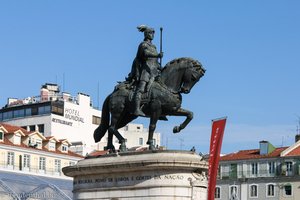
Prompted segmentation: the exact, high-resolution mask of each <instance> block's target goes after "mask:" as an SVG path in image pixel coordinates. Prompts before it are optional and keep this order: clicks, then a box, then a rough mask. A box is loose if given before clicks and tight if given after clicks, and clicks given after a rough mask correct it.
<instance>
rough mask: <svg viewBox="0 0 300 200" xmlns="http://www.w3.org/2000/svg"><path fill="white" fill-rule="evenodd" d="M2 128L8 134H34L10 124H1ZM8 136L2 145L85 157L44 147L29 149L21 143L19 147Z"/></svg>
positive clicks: (0, 143)
mask: <svg viewBox="0 0 300 200" xmlns="http://www.w3.org/2000/svg"><path fill="white" fill-rule="evenodd" d="M0 126H3V127H4V128H5V129H6V130H7V131H8V133H13V132H16V131H18V130H21V131H22V132H23V133H26V134H28V133H32V132H28V131H26V130H25V129H23V128H21V127H19V126H13V125H10V124H5V123H0ZM5 135H6V134H4V141H3V142H0V145H9V146H15V147H20V148H26V149H32V150H33V149H34V150H36V151H44V152H50V153H56V154H60V155H69V156H73V157H79V158H84V156H81V155H79V154H76V153H74V152H72V151H68V153H63V152H61V151H58V150H55V151H49V150H48V149H47V148H45V147H43V148H42V149H37V148H32V147H29V146H27V145H25V144H24V143H22V142H21V144H20V145H17V144H13V143H12V142H10V141H9V140H8V138H7V137H6V136H5Z"/></svg>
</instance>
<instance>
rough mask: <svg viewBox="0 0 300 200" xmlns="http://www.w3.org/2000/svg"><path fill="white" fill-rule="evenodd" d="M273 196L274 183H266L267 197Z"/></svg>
mask: <svg viewBox="0 0 300 200" xmlns="http://www.w3.org/2000/svg"><path fill="white" fill-rule="evenodd" d="M274 196H275V185H274V184H268V185H267V197H274Z"/></svg>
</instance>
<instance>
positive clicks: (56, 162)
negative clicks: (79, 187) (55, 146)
mask: <svg viewBox="0 0 300 200" xmlns="http://www.w3.org/2000/svg"><path fill="white" fill-rule="evenodd" d="M60 170H61V161H60V160H58V159H55V160H54V171H55V172H60Z"/></svg>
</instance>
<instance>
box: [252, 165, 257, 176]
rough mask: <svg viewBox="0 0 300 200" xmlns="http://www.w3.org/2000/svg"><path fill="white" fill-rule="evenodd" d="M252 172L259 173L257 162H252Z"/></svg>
mask: <svg viewBox="0 0 300 200" xmlns="http://www.w3.org/2000/svg"><path fill="white" fill-rule="evenodd" d="M251 174H252V175H257V163H252V164H251Z"/></svg>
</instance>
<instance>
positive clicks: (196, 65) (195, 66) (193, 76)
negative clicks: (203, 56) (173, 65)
mask: <svg viewBox="0 0 300 200" xmlns="http://www.w3.org/2000/svg"><path fill="white" fill-rule="evenodd" d="M187 64H188V65H189V67H187V68H186V70H185V72H184V74H183V78H182V84H181V88H180V92H182V93H184V94H188V93H189V92H190V91H191V89H192V88H193V87H194V85H195V84H196V83H197V82H198V81H199V80H200V78H201V77H202V76H203V75H204V73H205V69H204V68H203V67H202V65H201V63H200V62H199V61H196V60H192V59H188V62H187Z"/></svg>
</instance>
